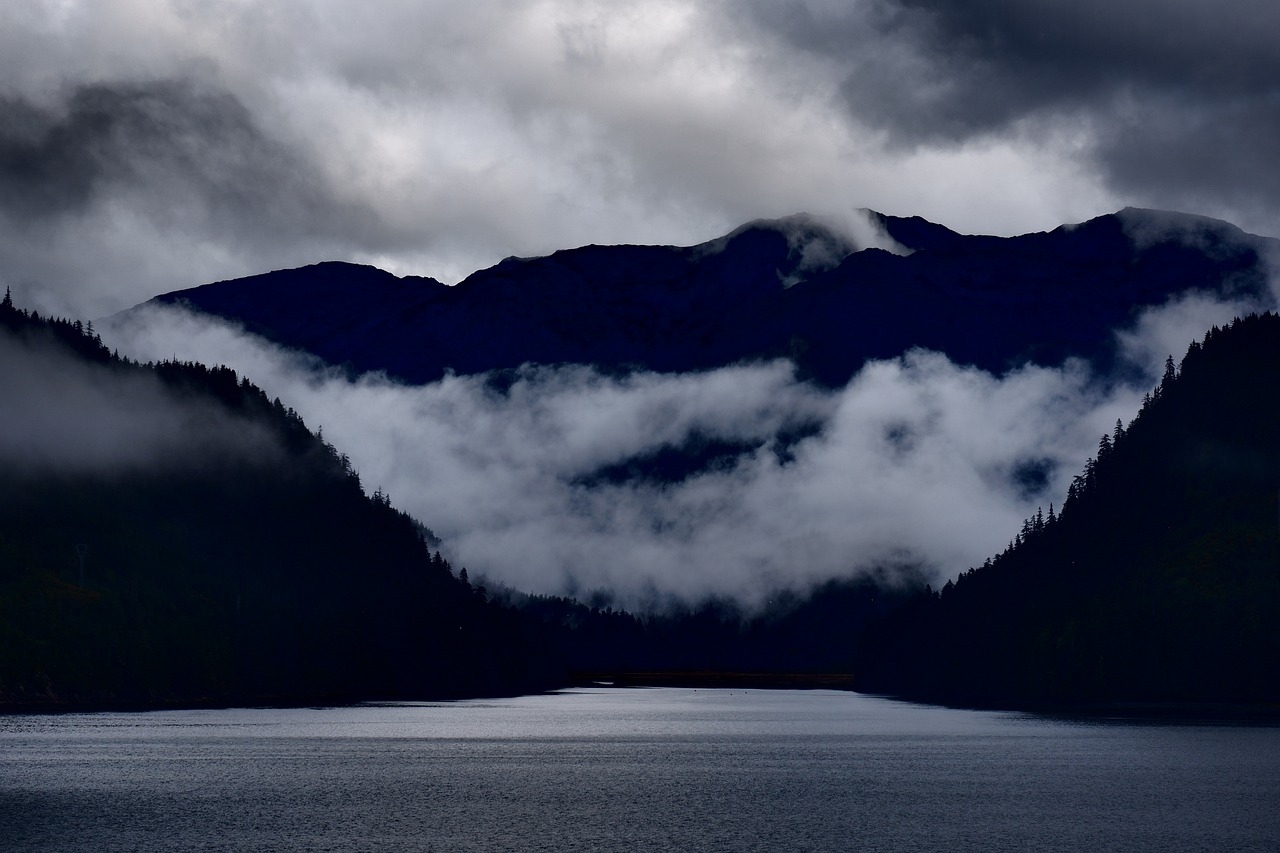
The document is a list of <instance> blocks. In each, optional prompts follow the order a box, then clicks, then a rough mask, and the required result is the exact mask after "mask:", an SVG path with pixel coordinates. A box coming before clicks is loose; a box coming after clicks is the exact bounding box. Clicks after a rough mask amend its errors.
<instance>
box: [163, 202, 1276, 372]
mask: <svg viewBox="0 0 1280 853" xmlns="http://www.w3.org/2000/svg"><path fill="white" fill-rule="evenodd" d="M869 215H870V216H871V219H872V221H873V222H874V223H876V224H877V225H878V226H879V227H880V228H881V229H882V230H883V232H884V234H885V235H887V236H888V237H889V238H891V239H892V241H896V242H897V243H898V244H899V245H900V246H902V247H903V249H904V251H906V252H909V254H904V255H898V254H893V253H890V252H888V251H884V250H882V249H876V248H868V249H862V250H860V251H859V250H856V247H855V246H854V245H853V243H852V242H851V240H850V239H847V238H844V237H842V236H840V235H839V234H838V233H837V232H836V231H834V230H832V229H831V228H829V227H828V226H826V225H824V224H823V223H822V222H821V221H819V220H817V219H813V218H810V217H806V216H803V215H798V216H793V217H789V218H787V219H782V220H768V221H765V220H762V221H758V222H753V223H750V224H748V225H745V226H743V227H742V228H739V229H737V230H736V231H734V232H733V233H731V234H728V235H726V236H725V237H722V238H719V239H717V240H713V241H710V242H708V243H703V244H700V245H697V246H691V247H673V246H585V247H582V248H578V249H570V250H565V251H560V252H556V253H554V254H552V255H549V256H546V257H540V258H508V259H507V260H505V261H503V262H501V263H499V264H498V265H496V266H494V267H491V268H489V269H485V270H481V271H479V272H476V273H474V274H473V275H471V276H470V277H468V278H467V279H465V280H464V281H462V282H461V283H459V284H458V285H456V286H454V287H447V286H445V285H442V284H440V283H439V282H437V281H435V280H433V279H429V278H412V277H408V278H396V277H395V276H393V275H391V274H389V273H385V272H382V271H380V270H377V269H374V268H372V267H362V266H357V265H352V264H344V263H336V262H331V263H323V264H317V265H314V266H310V267H304V268H301V269H295V270H285V271H280V272H273V273H267V274H264V275H258V276H253V277H250V278H244V279H237V280H234V281H225V282H218V283H215V284H208V285H204V286H202V287H196V288H192V289H189V290H181V291H176V292H173V293H168V294H165V295H163V296H159V297H156V299H155V300H154V301H155V302H159V303H162V304H174V303H181V304H186V305H188V306H190V307H192V308H194V309H196V310H198V311H202V312H205V313H208V314H213V315H216V316H219V317H223V318H226V319H229V320H232V321H235V322H239V323H242V324H243V325H244V326H245V327H246V328H247V329H248V330H250V331H252V332H255V333H257V334H260V335H262V336H264V337H266V338H268V339H270V340H273V341H276V342H278V343H280V344H283V345H285V346H288V347H292V348H298V349H302V350H306V351H309V352H311V353H314V354H315V355H317V356H319V357H320V358H322V359H323V360H325V361H327V362H329V363H331V364H336V365H345V366H347V367H348V368H349V369H351V370H353V371H355V372H366V371H377V370H385V371H386V372H387V373H388V374H390V375H391V376H394V377H398V378H400V379H402V380H405V381H408V382H412V383H422V382H429V381H433V380H435V379H438V378H440V377H441V376H442V375H444V373H445V372H446V371H454V372H456V373H460V374H475V373H482V372H487V371H495V370H504V369H512V368H516V367H518V366H520V365H522V364H525V363H537V364H561V363H575V364H591V365H596V366H598V367H600V368H602V369H604V370H608V371H620V370H629V369H633V368H644V369H651V370H657V371H665V372H681V371H688V370H695V369H705V368H713V367H717V366H722V365H727V364H732V363H736V362H741V361H750V360H758V359H767V358H774V357H783V356H785V357H790V358H792V359H794V360H795V361H796V362H797V364H798V365H799V366H800V368H801V370H802V373H803V374H804V375H807V376H809V377H811V378H815V379H817V380H819V381H822V382H825V383H829V384H833V385H839V384H843V383H844V382H846V381H847V380H848V379H849V378H850V376H852V375H853V373H854V372H856V371H857V369H858V368H859V367H860V366H861V365H862V364H863V363H864V362H865V361H866V360H867V359H870V358H884V357H893V356H897V355H899V354H901V353H902V352H904V351H906V350H908V349H910V348H911V347H916V346H919V347H925V348H929V349H934V350H938V351H941V352H944V353H946V354H947V355H948V356H950V357H951V358H952V359H953V360H954V361H957V362H962V363H968V364H974V365H977V366H979V367H983V368H985V369H988V370H992V371H1003V370H1005V369H1007V368H1008V367H1010V366H1013V365H1017V364H1021V363H1025V362H1027V361H1032V362H1036V363H1046V364H1049V363H1058V362H1061V361H1062V360H1063V359H1064V358H1066V357H1068V356H1079V357H1083V358H1087V359H1090V360H1092V361H1094V362H1095V364H1099V365H1101V366H1104V367H1105V366H1106V365H1107V364H1108V363H1109V362H1110V360H1111V358H1112V356H1113V355H1114V352H1113V350H1112V348H1113V336H1112V332H1113V330H1115V329H1116V328H1119V327H1121V326H1123V325H1125V324H1126V323H1127V322H1129V321H1131V320H1132V319H1133V317H1134V315H1135V313H1136V312H1137V311H1138V310H1140V309H1141V308H1143V307H1146V306H1152V305H1158V304H1161V303H1163V302H1165V301H1167V300H1168V299H1169V298H1170V297H1173V296H1176V295H1178V294H1183V293H1187V292H1191V291H1208V292H1212V293H1214V294H1218V295H1223V296H1231V297H1254V298H1262V297H1264V295H1265V294H1267V270H1266V267H1265V263H1264V261H1265V256H1266V255H1267V254H1268V253H1270V252H1274V251H1276V250H1277V249H1278V248H1280V241H1274V240H1269V239H1265V238H1261V237H1254V236H1252V235H1248V234H1245V233H1244V232H1242V231H1240V230H1239V229H1238V228H1235V227H1234V226H1232V225H1229V224H1227V223H1224V222H1219V221H1216V220H1212V219H1206V218H1203V217H1195V216H1190V215H1186V214H1174V213H1165V212H1160V211H1150V210H1138V209H1132V208H1130V209H1126V210H1123V211H1121V212H1119V213H1116V214H1110V215H1107V216H1101V217H1098V218H1096V219H1092V220H1089V221H1088V222H1085V223H1082V224H1079V225H1072V226H1062V227H1060V228H1057V229H1054V230H1053V231H1050V232H1047V233H1036V234H1026V235H1022V236H1019V237H1008V238H1003V237H987V236H967V235H961V234H957V233H955V232H953V231H950V230H949V229H947V228H945V227H943V226H940V225H936V224H933V223H930V222H927V221H926V220H923V219H921V218H919V217H913V218H901V217H894V216H885V215H882V214H877V213H871V214H869Z"/></svg>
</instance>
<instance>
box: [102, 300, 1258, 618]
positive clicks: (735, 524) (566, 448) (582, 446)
mask: <svg viewBox="0 0 1280 853" xmlns="http://www.w3.org/2000/svg"><path fill="white" fill-rule="evenodd" d="M1250 307H1252V306H1248V305H1243V304H1227V303H1222V302H1214V301H1211V300H1209V299H1207V298H1204V297H1199V296H1192V297H1187V298H1184V299H1180V300H1177V301H1175V302H1172V303H1170V304H1168V305H1166V306H1163V307H1161V308H1158V309H1153V310H1149V311H1146V312H1144V313H1143V314H1142V315H1141V316H1140V317H1139V318H1138V319H1137V321H1136V322H1135V324H1134V325H1133V326H1132V327H1131V328H1130V329H1127V330H1124V331H1122V332H1121V333H1120V342H1121V345H1122V352H1123V353H1124V354H1125V355H1126V357H1127V358H1128V359H1129V362H1130V363H1129V364H1128V365H1127V366H1126V369H1125V371H1124V374H1125V376H1126V377H1128V378H1127V379H1125V380H1121V379H1116V378H1113V377H1099V376H1095V375H1093V374H1092V372H1091V371H1090V369H1089V367H1088V366H1087V365H1086V364H1084V363H1082V362H1077V361H1069V362H1067V363H1066V364H1064V365H1061V366H1058V367H1040V366H1026V367H1022V368H1019V369H1017V370H1013V371H1011V372H1009V373H1007V374H1005V375H1003V376H995V375H992V374H989V373H986V372H984V371H981V370H977V369H975V368H971V367H966V366H962V365H957V364H954V363H952V362H951V361H950V360H948V359H947V358H946V357H945V356H944V355H941V354H938V353H933V352H927V351H922V350H914V351H911V352H908V353H905V354H904V355H903V356H902V357H900V358H898V359H894V360H890V361H878V362H870V363H868V364H867V365H866V366H865V367H864V368H863V369H862V370H861V371H860V372H859V373H858V374H857V375H856V376H855V377H854V378H853V379H852V380H851V381H850V382H849V383H848V385H846V386H845V387H844V388H840V389H836V390H829V389H824V388H820V387H816V386H814V385H811V384H808V383H805V382H802V381H800V380H799V379H797V378H796V376H795V375H794V372H793V370H792V367H791V365H790V363H789V362H786V361H775V362H768V363H757V364H750V365H738V366H731V367H725V368H720V369H717V370H710V371H706V372H700V373H692V374H680V375H668V374H657V373H643V372H642V373H635V374H632V375H629V376H624V377H618V376H605V375H602V374H600V373H598V372H597V371H595V370H593V369H591V368H590V367H584V366H562V367H555V368H548V367H533V366H527V367H526V368H524V369H522V370H520V371H518V373H517V375H516V377H515V380H514V382H512V383H511V384H510V385H509V386H506V387H504V388H501V389H499V388H497V387H495V385H494V384H493V383H490V382H489V381H487V377H485V376H449V377H446V378H445V379H443V380H441V381H439V382H435V383H432V384H429V385H425V386H406V385H402V384H398V383H396V382H393V381H390V380H388V379H387V378H385V377H383V376H379V375H371V376H363V377H359V378H357V379H351V378H349V377H346V376H344V375H342V374H340V373H339V372H337V371H334V370H331V369H326V368H324V367H323V366H322V365H319V364H317V363H316V362H315V361H314V359H311V358H309V357H307V356H303V355H300V354H297V353H291V352H286V351H284V350H282V349H280V348H279V347H276V346H274V345H271V344H269V343H267V342H265V341H263V340H261V339H259V338H255V337H253V336H251V335H248V334H246V333H244V332H243V331H242V330H239V329H236V328H234V327H232V326H230V325H228V324H226V323H223V322H221V321H216V320H210V319H209V318H207V317H199V316H195V315H192V314H190V313H187V312H184V311H182V310H181V309H176V308H161V307H151V306H148V307H144V308H142V309H137V310H135V311H134V312H131V313H129V314H127V315H119V316H117V317H116V318H114V320H113V321H112V322H111V323H110V324H100V325H101V326H102V328H103V329H105V331H104V336H105V338H106V340H107V342H108V344H109V345H113V346H119V348H120V351H121V352H122V353H125V354H129V355H131V356H133V357H135V358H139V359H142V360H153V359H165V358H172V357H174V356H176V357H178V358H179V359H194V360H198V361H202V362H205V363H209V364H226V365H228V366H230V367H233V368H235V369H236V370H237V371H239V372H241V373H242V374H243V375H245V376H248V377H249V378H250V379H251V380H252V381H254V382H255V383H257V384H258V385H260V386H261V387H263V388H264V389H265V390H266V392H267V393H268V395H270V396H273V397H274V396H279V397H280V398H281V400H282V401H283V402H284V403H285V405H287V406H291V407H293V408H295V409H296V410H297V411H298V412H299V413H300V414H301V415H302V416H303V417H304V418H305V420H306V422H307V424H308V426H310V427H311V428H312V429H313V430H314V429H317V428H321V429H323V434H324V437H325V439H326V440H328V441H330V442H331V443H333V444H334V445H335V446H336V447H337V448H338V449H339V450H340V451H341V452H343V453H346V454H348V455H349V456H350V458H351V460H352V462H353V463H354V465H355V467H356V469H357V470H358V471H359V473H360V475H361V478H362V481H363V483H364V485H365V487H366V490H368V491H370V492H372V491H373V490H374V489H375V488H379V487H381V488H382V489H383V490H384V491H386V492H388V493H389V494H390V497H391V500H392V502H393V504H394V505H395V506H397V507H399V508H401V509H403V510H405V511H407V512H409V513H410V514H412V515H414V516H415V517H417V518H418V519H419V520H421V521H422V522H423V523H425V524H426V525H427V526H429V527H430V528H431V529H432V530H433V531H434V532H435V533H436V534H437V535H439V536H440V537H441V538H442V539H443V540H444V545H443V549H444V551H445V553H446V555H448V556H449V558H450V559H451V560H452V561H453V562H455V564H457V565H462V566H466V567H467V568H468V569H469V571H470V572H471V573H472V574H473V575H480V576H484V577H486V578H489V579H491V580H493V581H498V582H501V583H504V584H507V585H510V586H512V587H515V588H517V589H520V590H524V591H530V592H541V593H573V594H579V595H581V594H585V593H590V592H592V591H597V590H602V591H606V592H608V593H610V594H611V595H613V596H614V598H613V600H614V601H615V602H617V603H619V604H621V605H623V606H628V607H637V606H652V605H653V604H655V603H658V602H661V601H664V600H670V599H679V600H686V601H693V600H697V599H700V598H703V597H705V596H709V595H718V596H728V597H733V598H736V599H738V600H739V601H741V602H743V603H744V604H747V605H748V606H749V605H751V604H753V603H757V602H759V601H760V600H761V599H762V598H763V597H764V596H766V595H768V594H769V593H770V592H772V591H774V590H777V589H786V588H789V589H804V588H806V587H808V586H810V585H812V584H815V583H819V582H821V581H824V580H827V579H830V578H838V577H849V576H853V575H856V574H859V573H864V572H878V573H879V572H885V571H888V572H889V573H890V575H892V572H893V571H894V570H895V569H897V568H900V567H905V566H910V567H913V568H918V569H922V570H923V571H924V572H925V573H926V574H927V575H929V576H932V577H935V578H936V579H937V580H938V581H942V580H943V579H944V578H946V577H951V576H954V575H955V574H956V573H958V572H960V571H963V570H965V569H967V568H968V567H970V566H974V565H979V564H981V563H982V562H983V561H984V560H985V559H986V558H987V557H989V556H992V555H994V554H995V553H997V552H998V551H1000V550H1002V549H1003V547H1004V546H1005V545H1006V544H1007V543H1008V541H1009V540H1010V539H1011V538H1012V537H1013V536H1014V534H1015V533H1017V531H1018V530H1019V529H1020V527H1021V523H1022V520H1023V519H1024V518H1026V517H1028V516H1030V515H1033V514H1034V513H1035V512H1036V510H1037V508H1038V507H1043V508H1044V510H1045V511H1046V512H1047V511H1048V508H1049V505H1050V504H1051V503H1053V504H1055V505H1060V504H1061V502H1062V499H1063V498H1064V496H1065V494H1066V490H1067V485H1068V484H1069V482H1070V480H1071V477H1072V476H1074V475H1075V474H1077V473H1078V472H1079V471H1080V470H1081V468H1082V467H1083V464H1084V462H1085V460H1086V459H1087V458H1088V457H1089V456H1091V455H1093V454H1094V453H1096V450H1097V443H1098V439H1099V437H1100V436H1101V434H1102V433H1104V432H1106V433H1109V432H1110V431H1111V430H1112V429H1113V427H1114V424H1115V422H1116V420H1117V419H1119V420H1123V421H1126V422H1127V421H1128V420H1129V419H1131V418H1132V417H1133V416H1134V415H1135V414H1136V413H1137V411H1138V408H1139V406H1140V401H1141V398H1142V395H1143V394H1144V393H1146V392H1147V391H1149V390H1150V389H1151V387H1152V386H1153V385H1154V383H1155V382H1156V381H1157V378H1158V376H1159V372H1160V370H1161V368H1162V367H1163V362H1164V359H1165V357H1166V356H1167V355H1170V354H1172V355H1173V356H1174V357H1175V359H1177V358H1180V357H1181V355H1182V354H1183V353H1184V352H1185V351H1186V348H1187V345H1188V344H1189V343H1190V342H1191V340H1193V339H1196V338H1199V337H1202V336H1203V334H1204V331H1205V330H1206V329H1207V328H1208V327H1209V326H1210V325H1212V324H1214V323H1219V324H1220V323H1225V322H1229V321H1230V319H1231V318H1232V317H1234V316H1236V315H1237V314H1239V313H1242V312H1244V311H1246V310H1248V309H1249V308H1250ZM708 446H710V447H713V448H729V449H730V450H728V451H724V452H720V453H719V454H718V455H715V456H713V458H711V460H710V464H708V465H706V466H704V467H703V468H702V469H701V470H700V471H698V472H697V473H695V474H693V475H691V476H688V477H685V478H683V479H675V480H674V481H671V480H663V479H661V478H658V479H655V478H652V477H646V476H620V475H619V472H633V473H634V472H635V471H643V470H644V469H645V464H646V462H647V461H651V460H652V459H654V458H655V457H656V456H659V455H661V454H663V453H672V452H691V448H692V451H693V452H696V451H697V449H698V448H700V447H708Z"/></svg>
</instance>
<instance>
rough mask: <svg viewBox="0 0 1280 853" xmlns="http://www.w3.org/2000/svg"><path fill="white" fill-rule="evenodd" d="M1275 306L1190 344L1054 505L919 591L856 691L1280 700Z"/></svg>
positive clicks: (871, 652) (996, 701) (1279, 347)
mask: <svg viewBox="0 0 1280 853" xmlns="http://www.w3.org/2000/svg"><path fill="white" fill-rule="evenodd" d="M1278 387H1280V315H1276V314H1270V313H1268V314H1263V315H1253V316H1249V317H1246V318H1243V319H1238V320H1236V321H1235V322H1233V323H1232V324H1231V325H1230V326H1229V327H1227V328H1223V329H1218V328H1214V329H1212V330H1210V331H1209V333H1208V334H1207V335H1206V337H1205V340H1204V342H1203V344H1201V343H1196V344H1194V345H1193V346H1192V347H1191V348H1190V350H1189V351H1188V353H1187V355H1186V357H1185V358H1184V359H1183V360H1182V363H1181V367H1180V369H1179V368H1177V367H1175V365H1174V363H1173V361H1172V359H1170V360H1169V362H1168V364H1167V367H1166V370H1165V375H1164V379H1163V381H1162V382H1161V384H1160V386H1159V388H1158V389H1157V390H1156V393H1155V394H1154V395H1153V396H1152V397H1150V398H1149V400H1148V401H1147V403H1146V404H1145V405H1144V407H1143V409H1142V411H1141V412H1140V413H1139V414H1138V416H1137V417H1136V418H1135V419H1134V420H1133V421H1132V422H1131V423H1130V424H1129V425H1128V427H1127V428H1125V427H1124V426H1122V425H1121V424H1119V423H1117V426H1116V430H1115V432H1114V433H1113V434H1112V435H1110V436H1104V437H1103V438H1102V439H1101V441H1100V442H1099V449H1098V455H1097V457H1096V458H1095V459H1091V460H1090V461H1089V463H1088V465H1087V466H1086V469H1085V471H1084V472H1082V474H1081V475H1080V476H1078V477H1077V478H1076V480H1075V482H1074V483H1073V485H1072V487H1071V490H1070V493H1069V495H1068V498H1067V501H1066V503H1065V505H1064V506H1063V507H1062V510H1061V513H1055V512H1054V510H1053V508H1052V507H1050V512H1049V515H1048V516H1047V517H1045V516H1044V514H1043V513H1042V512H1041V513H1038V514H1037V516H1036V517H1035V518H1034V519H1030V520H1028V521H1027V523H1026V524H1025V525H1024V527H1023V530H1022V531H1021V533H1019V534H1018V535H1017V537H1016V538H1015V540H1014V541H1013V542H1012V543H1011V545H1010V547H1009V548H1008V549H1007V550H1006V551H1005V552H1004V553H1002V554H1000V555H999V556H997V557H996V558H994V559H993V560H989V561H988V562H987V564H986V565H984V566H982V567H979V568H975V569H972V570H970V571H969V572H967V573H965V574H963V575H961V576H960V578H959V579H958V580H957V581H956V582H954V583H951V582H949V583H948V584H947V585H946V586H945V587H944V588H943V589H942V590H939V591H936V592H935V591H932V590H929V591H927V592H926V593H924V594H922V595H920V596H918V597H917V598H916V599H915V601H913V602H911V603H910V604H909V605H907V606H905V607H904V608H903V609H902V610H900V611H899V612H898V613H897V614H896V615H895V616H894V617H893V618H892V619H890V620H888V621H887V622H886V623H885V624H883V625H882V626H880V627H879V629H878V630H877V632H876V636H875V637H874V639H873V640H872V641H870V642H869V643H868V644H867V645H866V646H864V648H863V654H862V657H861V662H860V665H859V668H860V677H859V682H858V689H862V690H870V691H874V692H889V693H895V694H898V695H902V696H907V697H910V698H915V699H926V700H930V701H941V702H951V703H959V704H968V705H974V704H977V705H1000V706H1017V705H1041V706H1043V705H1047V704H1055V703H1061V704H1072V705H1078V704H1081V703H1116V702H1121V703H1123V702H1141V703H1151V702H1172V703H1186V702H1193V703H1202V702H1210V703H1215V702H1240V703H1272V704H1274V703H1277V702H1280V632H1277V630H1276V626H1277V625H1280V514H1278V512H1280V507H1278V500H1280V429H1277V424H1280V396H1278V395H1277V394H1276V388H1278Z"/></svg>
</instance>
